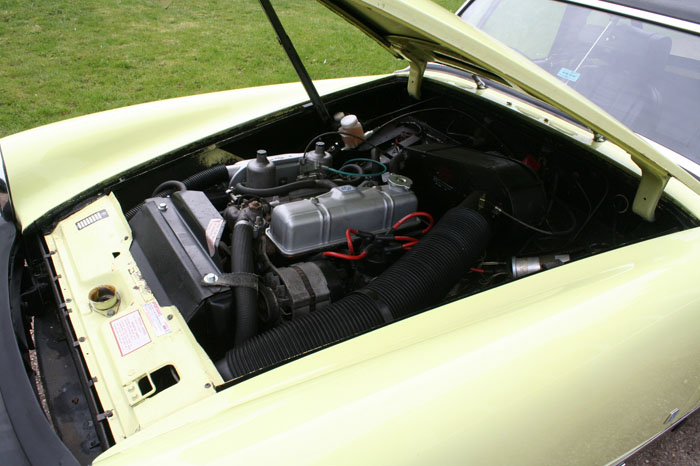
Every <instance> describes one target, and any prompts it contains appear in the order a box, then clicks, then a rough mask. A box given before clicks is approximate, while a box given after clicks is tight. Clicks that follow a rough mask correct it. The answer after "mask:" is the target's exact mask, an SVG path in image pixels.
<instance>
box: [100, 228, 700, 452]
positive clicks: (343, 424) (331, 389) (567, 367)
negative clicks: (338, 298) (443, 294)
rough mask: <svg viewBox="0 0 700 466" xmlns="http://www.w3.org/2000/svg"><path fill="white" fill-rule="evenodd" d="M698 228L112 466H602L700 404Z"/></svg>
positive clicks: (315, 377)
mask: <svg viewBox="0 0 700 466" xmlns="http://www.w3.org/2000/svg"><path fill="white" fill-rule="evenodd" d="M699 257H700V229H694V230H689V231H685V232H681V233H677V234H673V235H669V236H665V237H662V238H658V239H654V240H651V241H647V242H643V243H639V244H636V245H633V246H629V247H626V248H622V249H619V250H615V251H612V252H609V253H606V254H602V255H600V256H595V257H590V258H588V259H584V260H581V261H578V262H575V263H572V264H568V265H565V266H563V267H559V268H557V269H554V270H551V271H548V272H546V273H542V274H538V275H534V276H531V277H527V278H524V279H522V280H519V281H517V282H513V283H510V284H508V285H505V286H502V287H500V288H497V289H493V290H491V291H487V292H484V293H481V294H478V295H475V296H472V297H470V298H467V299H463V300H461V301H458V302H455V303H452V304H449V305H446V306H443V307H441V308H438V309H434V310H431V311H428V312H425V313H423V314H420V315H418V316H415V317H411V318H409V319H406V320H403V321H401V322H398V323H395V324H393V325H390V326H387V327H384V328H382V329H379V330H376V331H373V332H370V333H368V334H365V335H363V336H360V337H357V338H354V339H352V340H350V341H347V342H344V343H341V344H338V345H335V346H333V347H331V348H328V349H324V350H323V351H320V352H317V353H315V354H312V355H309V356H306V357H304V358H302V359H299V360H297V361H294V362H291V363H289V364H286V365H284V366H282V367H280V368H278V369H275V370H273V371H270V372H267V373H265V374H262V375H260V376H257V377H255V378H253V379H250V380H247V381H245V382H242V383H240V384H238V385H236V386H233V387H230V388H228V389H226V390H224V391H222V392H220V393H217V394H216V395H214V396H211V397H208V398H206V399H203V400H201V401H200V402H197V403H195V404H194V405H192V406H190V407H187V408H185V409H183V410H180V411H178V412H177V413H175V414H173V415H172V416H169V417H168V418H167V419H166V420H163V421H161V422H158V423H156V424H154V425H153V426H151V427H150V428H149V429H147V430H144V431H142V432H139V433H137V434H135V435H133V436H132V437H130V438H129V439H127V440H125V441H124V442H121V443H120V444H118V445H117V446H115V447H113V448H112V449H110V450H108V451H107V452H105V453H104V454H102V455H101V456H100V457H98V459H97V460H96V461H95V462H94V464H95V465H100V466H107V465H126V464H129V465H136V464H237V465H243V464H288V465H296V464H324V465H326V464H334V465H338V464H352V465H356V464H401V465H406V464H480V465H482V464H518V465H544V464H553V465H565V464H572V465H578V464H602V463H605V462H607V461H610V460H611V459H613V458H615V457H617V456H619V455H621V454H622V453H624V452H627V451H629V450H631V449H633V448H635V447H636V446H637V445H639V444H640V443H642V442H644V441H645V440H646V439H648V438H650V437H651V436H653V435H654V434H655V433H656V432H658V431H660V430H662V429H663V428H664V425H663V422H664V421H665V419H666V417H667V415H668V414H669V413H670V412H671V411H672V410H673V409H676V408H679V409H680V410H681V414H682V413H685V412H688V410H690V409H691V408H692V407H694V406H696V405H697V403H698V392H697V389H698V388H699V387H700V360H699V359H698V354H700V339H698V338H697V334H698V328H700V293H699V292H698V290H697V289H695V288H692V287H688V286H687V283H688V280H687V279H688V277H691V276H694V275H695V274H696V271H697V263H698V258H699Z"/></svg>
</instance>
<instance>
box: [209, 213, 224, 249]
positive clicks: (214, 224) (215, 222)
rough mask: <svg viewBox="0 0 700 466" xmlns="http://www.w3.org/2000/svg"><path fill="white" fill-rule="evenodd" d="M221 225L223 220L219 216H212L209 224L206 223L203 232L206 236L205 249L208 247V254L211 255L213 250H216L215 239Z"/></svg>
mask: <svg viewBox="0 0 700 466" xmlns="http://www.w3.org/2000/svg"><path fill="white" fill-rule="evenodd" d="M223 225H224V221H223V220H222V219H220V218H213V219H211V220H209V224H207V229H206V231H205V232H204V234H205V235H206V237H207V249H209V255H210V256H213V255H214V252H216V249H215V246H216V240H217V238H218V237H219V232H220V231H221V227H222V226H223Z"/></svg>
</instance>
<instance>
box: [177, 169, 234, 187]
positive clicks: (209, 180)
mask: <svg viewBox="0 0 700 466" xmlns="http://www.w3.org/2000/svg"><path fill="white" fill-rule="evenodd" d="M228 180H229V176H228V169H227V168H226V165H215V166H213V167H210V168H207V169H206V170H202V171H201V172H199V173H195V174H194V175H192V176H189V177H187V178H185V179H184V180H182V182H183V183H185V186H187V189H192V190H201V189H204V188H207V187H209V186H211V185H214V184H217V183H227V182H228Z"/></svg>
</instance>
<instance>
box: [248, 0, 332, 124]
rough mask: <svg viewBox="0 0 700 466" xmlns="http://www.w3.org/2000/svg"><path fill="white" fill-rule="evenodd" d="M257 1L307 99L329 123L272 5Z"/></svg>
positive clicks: (321, 103) (329, 119) (320, 101)
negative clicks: (307, 96) (290, 63)
mask: <svg viewBox="0 0 700 466" xmlns="http://www.w3.org/2000/svg"><path fill="white" fill-rule="evenodd" d="M259 1H260V5H261V6H262V8H263V10H264V11H265V15H266V16H267V19H268V20H269V21H270V24H271V25H272V28H273V29H274V30H275V34H277V40H278V41H279V43H280V45H281V46H282V48H283V49H284V51H285V53H286V54H287V56H288V57H289V61H291V62H292V66H293V67H294V71H296V73H297V76H299V79H300V80H301V84H302V85H303V86H304V89H306V93H307V94H308V95H309V99H311V102H312V103H313V106H314V108H315V109H316V112H317V113H318V116H319V117H321V121H323V123H324V124H325V125H329V124H330V123H331V116H330V114H329V113H328V109H327V108H326V104H324V103H323V101H322V100H321V97H320V96H319V95H318V91H317V90H316V87H315V86H314V83H313V81H311V77H310V76H309V73H308V72H307V71H306V68H305V67H304V64H303V63H302V62H301V58H299V54H298V53H297V51H296V49H295V48H294V45H293V44H292V41H291V40H290V39H289V36H288V35H287V33H286V31H285V30H284V27H283V26H282V23H281V22H280V19H279V18H278V17H277V13H276V12H275V9H274V8H273V7H272V4H271V3H270V0H259Z"/></svg>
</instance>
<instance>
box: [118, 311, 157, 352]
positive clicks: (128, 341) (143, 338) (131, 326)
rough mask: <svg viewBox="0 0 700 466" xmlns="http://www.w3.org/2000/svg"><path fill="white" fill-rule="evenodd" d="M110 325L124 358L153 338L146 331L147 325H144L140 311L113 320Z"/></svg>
mask: <svg viewBox="0 0 700 466" xmlns="http://www.w3.org/2000/svg"><path fill="white" fill-rule="evenodd" d="M109 325H110V326H111V327H112V333H114V338H116V339H117V345H118V346H119V351H120V352H121V354H122V356H126V355H127V354H129V353H132V352H134V351H136V350H137V349H139V348H141V347H142V346H145V345H147V344H148V343H150V342H151V337H150V336H149V335H148V330H146V325H145V324H144V323H143V319H142V318H141V314H139V311H134V312H130V313H129V314H127V315H125V316H123V317H120V318H118V319H115V320H113V321H112V322H110V323H109Z"/></svg>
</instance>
